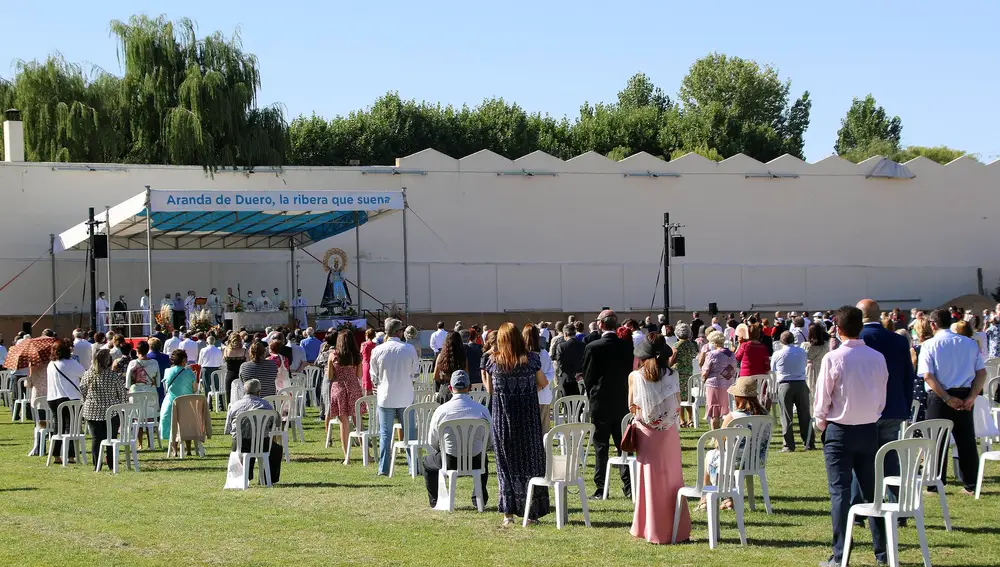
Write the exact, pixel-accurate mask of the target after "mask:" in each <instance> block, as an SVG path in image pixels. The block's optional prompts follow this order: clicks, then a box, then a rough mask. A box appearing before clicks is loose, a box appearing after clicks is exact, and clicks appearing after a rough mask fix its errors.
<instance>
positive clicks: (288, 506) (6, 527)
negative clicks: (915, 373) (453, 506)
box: [0, 408, 1000, 567]
mask: <svg viewBox="0 0 1000 567" xmlns="http://www.w3.org/2000/svg"><path fill="white" fill-rule="evenodd" d="M4 409H5V410H6V408H4ZM7 415H9V414H4V415H2V416H0V525H2V526H3V529H2V530H0V565H17V566H25V565H59V566H69V565H81V566H92V565H121V566H144V565H169V566H172V567H176V566H179V565H238V566H248V565H293V564H294V565H321V564H327V565H330V564H333V565H341V564H364V565H459V564H465V565H581V564H586V565H628V566H633V565H697V566H699V567H704V566H711V565H720V566H723V565H724V566H727V567H733V566H739V565H746V566H769V565H807V566H812V565H816V563H817V562H818V561H820V560H823V559H825V558H826V557H827V555H828V553H829V549H830V543H829V542H830V518H829V500H828V496H827V488H826V475H825V472H824V468H823V459H822V453H821V452H820V451H812V452H801V451H800V452H796V453H793V454H779V453H778V452H777V449H778V448H779V447H778V446H772V452H771V456H770V462H769V464H768V470H769V483H770V487H771V501H772V503H773V506H774V514H773V515H766V514H765V513H764V511H763V506H762V505H761V504H760V500H759V498H760V496H759V486H758V491H757V492H758V507H757V511H756V512H750V511H749V510H748V511H747V516H746V524H747V536H748V538H749V545H747V546H746V547H742V546H740V545H739V538H738V533H737V531H736V522H735V519H734V516H733V513H732V512H724V513H723V514H722V543H721V545H720V546H719V547H718V548H717V549H715V550H709V549H708V540H707V533H706V527H705V514H704V512H695V511H694V510H693V509H692V521H693V524H694V525H693V527H692V539H693V543H690V544H684V545H675V546H655V545H650V544H647V543H645V542H643V541H636V540H633V539H632V537H631V536H630V535H629V533H628V529H629V526H630V524H631V521H632V506H631V504H630V502H629V501H627V500H625V499H624V498H623V497H622V494H621V487H620V485H619V484H618V482H619V481H618V479H617V476H614V477H613V480H614V482H613V485H612V488H613V489H612V495H613V496H614V497H613V498H612V499H610V500H608V501H604V502H592V503H591V504H590V513H591V521H592V524H593V527H592V528H589V529H588V528H586V527H585V526H584V525H583V516H582V514H581V513H580V507H579V501H578V500H577V501H574V500H573V499H572V496H571V499H570V524H569V525H568V526H567V527H566V528H564V529H563V530H556V528H555V519H554V516H553V515H551V514H550V515H549V516H546V517H544V518H543V519H542V521H541V523H540V525H537V526H532V527H529V528H522V527H520V526H519V525H518V526H516V527H508V528H503V527H501V525H500V520H501V516H500V514H499V513H497V512H496V511H495V510H496V479H495V477H491V479H490V481H491V487H492V488H491V489H490V498H491V500H490V504H489V505H488V506H487V513H484V514H478V513H476V512H475V510H474V509H472V508H471V505H470V501H469V496H468V495H469V494H470V493H471V486H472V485H471V479H462V480H461V481H460V492H459V497H458V498H457V500H456V501H457V503H458V505H459V509H458V510H457V511H456V512H454V513H446V512H435V511H432V510H430V509H429V508H428V507H427V497H426V492H425V491H424V487H423V480H422V478H420V477H418V478H417V479H416V480H412V479H410V477H409V476H408V475H406V474H405V471H406V467H405V466H397V468H396V471H397V476H396V477H395V478H392V479H386V478H383V477H376V476H375V468H374V467H373V466H369V467H367V468H364V467H362V466H361V463H360V461H355V462H353V463H352V464H350V465H349V466H345V465H343V464H342V463H341V461H342V459H343V453H342V451H341V449H340V448H339V446H337V447H336V448H331V449H324V448H323V429H322V427H321V424H320V423H319V422H317V420H316V413H315V410H313V409H310V410H309V415H308V417H307V419H306V439H307V442H306V443H305V444H303V443H294V442H293V443H292V446H291V451H292V462H291V463H285V465H284V467H283V469H282V472H281V483H280V484H279V485H277V486H275V487H274V488H271V489H265V488H261V487H259V486H258V485H256V484H253V485H251V489H250V490H248V491H245V492H241V491H223V490H222V485H223V484H224V482H225V464H226V459H227V456H228V452H229V446H228V439H227V438H225V437H223V436H221V435H216V436H215V437H214V438H213V439H212V440H211V441H209V443H208V445H207V457H206V458H204V459H200V458H186V459H184V460H183V461H179V460H176V459H167V458H166V455H165V451H152V452H150V451H144V452H142V453H141V454H140V467H141V470H142V472H141V473H139V474H135V473H132V472H125V471H124V467H123V468H122V472H121V474H119V475H118V476H113V475H111V474H110V473H109V472H101V473H95V472H94V471H93V470H92V469H91V468H90V467H85V466H83V465H72V466H69V467H67V468H62V467H59V466H55V465H53V466H52V467H49V468H46V467H45V463H44V459H42V458H37V457H31V458H29V457H26V456H25V454H26V453H27V451H28V448H29V442H30V437H31V425H29V424H27V423H24V424H21V423H10V422H8V421H7ZM213 421H214V428H215V431H216V432H220V431H221V430H222V421H223V415H222V414H216V415H214V416H213ZM703 431H704V430H701V431H697V432H696V431H689V430H682V442H683V446H684V466H685V468H684V476H685V481H686V482H687V483H688V484H692V483H693V482H694V476H695V469H694V452H695V451H694V447H695V444H696V442H697V437H698V435H699V434H700V433H701V432H703ZM88 450H89V447H88ZM354 456H355V457H358V456H360V453H359V451H358V450H357V449H355V451H354ZM401 462H402V461H400V463H401ZM492 468H493V466H492V465H491V469H492ZM401 472H402V474H399V473H401ZM491 472H493V471H491ZM988 472H989V473H992V474H990V475H988V476H987V481H986V486H985V488H984V494H983V499H982V500H980V501H978V502H977V501H974V500H973V499H972V498H971V497H963V496H960V495H958V494H957V489H956V487H955V486H950V487H949V489H948V492H949V494H950V496H949V506H950V509H951V517H952V523H953V526H954V531H953V532H951V533H948V532H946V531H945V530H944V526H943V523H942V519H941V511H940V508H939V506H938V503H937V498H936V497H928V498H926V500H925V502H926V504H927V514H926V515H927V523H928V533H927V537H928V540H929V543H930V546H931V561H932V562H933V564H934V565H942V566H943V565H963V566H984V567H985V566H996V565H1000V529H998V528H997V520H998V516H1000V506H998V504H1000V467H995V468H993V469H990V470H988ZM592 473H593V458H592V457H591V462H590V464H589V466H588V470H587V477H588V479H587V483H588V488H587V490H588V492H592V491H593V486H592V485H591V482H592V481H591V477H592ZM553 506H554V501H553ZM911 525H912V524H911ZM859 532H860V533H859ZM855 533H856V534H858V536H857V537H856V540H855V542H856V548H855V550H856V551H855V553H854V555H853V556H852V559H853V561H852V564H855V565H873V564H874V558H873V556H872V553H871V543H870V537H869V535H868V533H867V530H858V531H856V532H855ZM900 534H901V540H902V550H901V558H902V563H903V564H908V565H919V564H920V562H921V557H920V549H919V547H918V545H917V537H916V531H915V529H914V528H912V527H910V528H907V529H902V530H901V531H900Z"/></svg>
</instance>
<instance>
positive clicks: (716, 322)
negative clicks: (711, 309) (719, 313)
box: [709, 317, 723, 333]
mask: <svg viewBox="0 0 1000 567" xmlns="http://www.w3.org/2000/svg"><path fill="white" fill-rule="evenodd" d="M712 328H713V329H715V330H716V331H719V332H720V333H721V332H722V331H723V329H722V325H720V324H719V318H718V317H712ZM709 332H711V331H709Z"/></svg>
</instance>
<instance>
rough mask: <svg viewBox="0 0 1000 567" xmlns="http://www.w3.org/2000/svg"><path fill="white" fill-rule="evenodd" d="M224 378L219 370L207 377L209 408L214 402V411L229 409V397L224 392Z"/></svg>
mask: <svg viewBox="0 0 1000 567" xmlns="http://www.w3.org/2000/svg"><path fill="white" fill-rule="evenodd" d="M224 377H225V375H224V374H223V373H222V371H221V370H213V371H212V374H211V375H209V377H208V400H209V408H211V406H212V402H213V401H214V402H215V411H223V410H224V409H225V408H228V407H229V401H228V398H229V396H228V395H227V394H226V392H225V386H224V384H225V382H226V381H225V379H224ZM220 400H221V403H220ZM223 406H225V407H223Z"/></svg>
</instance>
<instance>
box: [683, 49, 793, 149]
mask: <svg viewBox="0 0 1000 567" xmlns="http://www.w3.org/2000/svg"><path fill="white" fill-rule="evenodd" d="M790 90H791V81H784V82H782V81H781V79H780V78H779V77H778V71H777V69H775V68H774V67H771V66H770V65H765V66H763V67H761V66H760V65H758V64H757V62H756V61H752V60H748V59H741V58H739V57H729V56H727V55H724V54H720V53H711V54H709V55H708V56H706V57H703V58H701V59H698V60H697V61H695V63H694V64H693V65H692V66H691V68H690V70H689V71H688V74H687V75H686V76H685V77H684V79H683V80H682V81H681V88H680V92H679V93H678V98H679V100H680V101H681V102H682V103H683V114H682V117H683V120H682V124H681V130H682V134H681V138H682V142H683V145H684V146H685V147H700V146H705V147H709V148H715V149H716V150H718V152H719V153H720V154H721V155H724V156H732V155H735V154H737V153H744V154H746V155H748V156H750V157H753V158H756V159H758V160H761V161H768V160H771V159H774V158H776V157H778V156H780V155H781V154H783V153H786V152H787V153H790V154H792V155H795V156H796V157H799V158H801V157H802V147H803V141H802V136H803V134H804V133H805V130H806V129H807V128H808V127H809V111H810V108H811V105H812V103H811V102H810V100H809V92H808V91H806V92H804V93H803V94H802V96H801V97H800V98H799V99H798V100H797V101H796V102H795V103H794V104H793V105H791V106H789V105H788V97H789V92H790Z"/></svg>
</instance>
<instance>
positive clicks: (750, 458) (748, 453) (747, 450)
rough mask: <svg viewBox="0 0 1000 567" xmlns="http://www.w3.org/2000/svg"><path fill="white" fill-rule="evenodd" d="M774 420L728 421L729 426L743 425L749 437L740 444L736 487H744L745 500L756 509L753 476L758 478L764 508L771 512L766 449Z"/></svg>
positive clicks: (747, 419)
mask: <svg viewBox="0 0 1000 567" xmlns="http://www.w3.org/2000/svg"><path fill="white" fill-rule="evenodd" d="M773 425H774V422H773V420H771V418H770V417H768V416H766V415H765V416H761V415H757V416H747V417H738V418H736V419H734V420H732V421H730V422H729V427H745V428H747V429H749V430H750V437H748V438H747V440H746V442H745V443H744V444H743V445H742V447H741V448H742V452H743V455H742V458H741V461H740V463H739V464H738V465H737V470H736V476H737V478H736V489H737V490H739V491H740V492H741V493H742V491H743V490H744V488H745V489H746V494H745V500H747V501H748V503H749V504H750V509H751V510H756V508H755V506H754V498H753V477H757V478H759V479H760V492H761V496H762V497H763V498H764V509H765V510H767V513H768V514H770V513H771V496H770V494H768V491H767V469H766V465H767V450H768V447H769V446H770V444H771V434H772V432H773Z"/></svg>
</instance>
